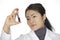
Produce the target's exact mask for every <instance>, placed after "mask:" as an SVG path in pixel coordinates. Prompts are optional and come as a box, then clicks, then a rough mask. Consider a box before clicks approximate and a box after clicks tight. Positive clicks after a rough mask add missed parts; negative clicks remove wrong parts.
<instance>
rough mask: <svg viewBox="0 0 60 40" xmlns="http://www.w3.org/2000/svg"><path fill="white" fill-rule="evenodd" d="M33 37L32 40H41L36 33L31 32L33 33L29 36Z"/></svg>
mask: <svg viewBox="0 0 60 40" xmlns="http://www.w3.org/2000/svg"><path fill="white" fill-rule="evenodd" d="M29 35H30V36H31V39H32V40H39V38H38V37H37V35H36V34H35V33H34V31H31V33H30V34H29Z"/></svg>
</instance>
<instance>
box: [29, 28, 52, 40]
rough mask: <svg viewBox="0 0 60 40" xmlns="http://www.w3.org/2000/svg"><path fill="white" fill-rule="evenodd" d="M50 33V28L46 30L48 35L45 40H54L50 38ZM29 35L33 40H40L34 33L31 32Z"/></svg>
mask: <svg viewBox="0 0 60 40" xmlns="http://www.w3.org/2000/svg"><path fill="white" fill-rule="evenodd" d="M50 33H51V31H50V30H49V29H48V28H46V35H45V39H44V40H52V39H51V37H50ZM29 35H30V36H31V38H32V40H39V38H38V37H37V35H36V34H35V32H34V31H31V33H30V34H29Z"/></svg>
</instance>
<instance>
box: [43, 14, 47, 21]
mask: <svg viewBox="0 0 60 40" xmlns="http://www.w3.org/2000/svg"><path fill="white" fill-rule="evenodd" d="M45 20H46V14H44V15H43V22H45Z"/></svg>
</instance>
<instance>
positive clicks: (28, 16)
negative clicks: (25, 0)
mask: <svg viewBox="0 0 60 40" xmlns="http://www.w3.org/2000/svg"><path fill="white" fill-rule="evenodd" d="M33 15H34V13H33V14H32V15H31V16H33ZM26 17H29V16H26Z"/></svg>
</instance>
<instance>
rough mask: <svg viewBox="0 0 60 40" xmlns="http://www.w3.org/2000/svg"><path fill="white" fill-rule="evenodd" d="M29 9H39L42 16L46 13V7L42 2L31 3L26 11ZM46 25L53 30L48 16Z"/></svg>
mask: <svg viewBox="0 0 60 40" xmlns="http://www.w3.org/2000/svg"><path fill="white" fill-rule="evenodd" d="M28 10H36V11H38V12H39V13H40V14H41V15H42V16H43V15H44V14H45V13H46V10H45V8H44V7H43V6H42V4H40V3H35V4H30V5H29V6H28V7H27V9H26V11H25V13H26V12H27V11H28ZM45 26H46V27H47V28H48V29H49V30H51V31H52V26H51V24H50V22H49V20H48V19H47V18H46V20H45Z"/></svg>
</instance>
